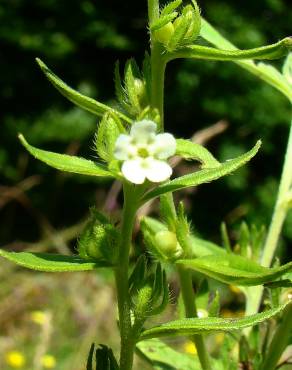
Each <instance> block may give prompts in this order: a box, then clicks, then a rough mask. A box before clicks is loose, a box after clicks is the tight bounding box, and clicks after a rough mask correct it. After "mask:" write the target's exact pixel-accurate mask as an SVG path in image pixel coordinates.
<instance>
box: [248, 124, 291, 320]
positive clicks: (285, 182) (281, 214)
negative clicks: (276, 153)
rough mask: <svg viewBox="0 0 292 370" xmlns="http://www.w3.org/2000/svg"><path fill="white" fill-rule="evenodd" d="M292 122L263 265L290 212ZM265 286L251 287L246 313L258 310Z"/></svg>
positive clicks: (268, 263) (269, 259) (263, 255)
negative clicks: (287, 197)
mask: <svg viewBox="0 0 292 370" xmlns="http://www.w3.org/2000/svg"><path fill="white" fill-rule="evenodd" d="M291 167H292V122H291V127H290V134H289V139H288V144H287V151H286V155H285V160H284V165H283V170H282V175H281V180H280V185H279V190H278V195H277V200H276V204H275V208H274V212H273V216H272V221H271V224H270V227H269V230H268V235H267V239H266V243H265V246H264V250H263V254H262V258H261V263H262V265H263V266H267V267H268V266H270V265H271V262H272V259H273V257H274V254H275V251H276V248H277V245H278V241H279V237H280V234H281V231H282V227H283V224H284V221H285V218H286V215H287V212H288V208H287V207H286V205H285V197H286V195H287V193H288V192H289V190H290V188H291V185H292V170H291ZM263 290H264V289H263V286H257V287H253V288H249V293H250V294H249V299H248V302H247V307H246V314H247V315H252V314H254V313H256V312H258V310H259V307H260V303H261V299H262V295H263Z"/></svg>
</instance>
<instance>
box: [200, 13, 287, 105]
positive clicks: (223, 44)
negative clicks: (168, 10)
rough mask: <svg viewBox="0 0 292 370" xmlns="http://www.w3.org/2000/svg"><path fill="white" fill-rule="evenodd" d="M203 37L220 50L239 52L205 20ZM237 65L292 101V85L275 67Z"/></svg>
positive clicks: (237, 62)
mask: <svg viewBox="0 0 292 370" xmlns="http://www.w3.org/2000/svg"><path fill="white" fill-rule="evenodd" d="M200 34H201V36H202V37H203V38H204V39H205V40H207V41H208V42H210V43H211V44H213V45H215V46H217V47H218V48H220V49H228V50H238V49H237V48H236V47H235V46H234V45H233V44H232V43H231V42H230V41H228V40H227V39H226V38H225V37H223V36H222V35H221V34H220V33H219V32H218V31H217V30H216V29H215V28H214V27H212V26H211V25H210V23H208V22H207V21H206V20H205V19H202V28H201V33H200ZM234 62H235V63H236V64H238V65H239V66H241V67H242V68H244V69H246V70H248V71H249V72H250V73H252V74H254V75H256V76H257V77H258V78H260V79H262V80H264V81H265V82H267V83H268V84H270V85H271V86H273V87H275V88H276V89H277V90H279V91H281V92H282V94H284V95H285V96H286V97H287V98H288V99H289V100H290V101H292V85H290V86H289V83H288V82H287V80H286V79H285V78H284V76H283V75H282V74H281V73H280V72H279V71H278V70H277V69H276V68H274V67H273V66H271V65H269V64H265V63H258V64H256V63H255V62H253V61H252V60H234Z"/></svg>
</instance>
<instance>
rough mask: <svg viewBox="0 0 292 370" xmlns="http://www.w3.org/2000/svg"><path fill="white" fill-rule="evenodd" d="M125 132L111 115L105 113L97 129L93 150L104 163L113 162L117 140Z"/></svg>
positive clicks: (116, 118)
mask: <svg viewBox="0 0 292 370" xmlns="http://www.w3.org/2000/svg"><path fill="white" fill-rule="evenodd" d="M123 132H125V129H124V127H123V125H122V124H121V121H120V120H119V119H118V117H115V116H113V115H112V114H111V113H106V114H105V115H104V116H103V117H102V120H101V121H100V123H99V124H98V127H97V132H96V134H95V140H94V144H95V148H96V151H97V154H98V156H99V157H100V158H102V159H103V160H104V161H106V162H111V161H112V160H114V148H115V143H116V140H117V138H118V137H119V135H120V134H121V133H123Z"/></svg>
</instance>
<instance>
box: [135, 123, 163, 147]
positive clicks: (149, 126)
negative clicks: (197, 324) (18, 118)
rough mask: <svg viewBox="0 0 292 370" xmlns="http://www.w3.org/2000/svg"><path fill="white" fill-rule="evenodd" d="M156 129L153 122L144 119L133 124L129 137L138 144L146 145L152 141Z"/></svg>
mask: <svg viewBox="0 0 292 370" xmlns="http://www.w3.org/2000/svg"><path fill="white" fill-rule="evenodd" d="M156 129H157V126H156V123H155V122H153V121H149V120H146V119H144V120H143V121H139V122H135V123H134V124H133V126H132V128H131V131H130V135H131V137H132V138H133V139H134V140H135V141H137V142H138V143H139V144H142V143H147V142H149V141H152V140H154V138H155V132H156Z"/></svg>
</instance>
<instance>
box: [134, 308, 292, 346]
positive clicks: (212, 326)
mask: <svg viewBox="0 0 292 370" xmlns="http://www.w3.org/2000/svg"><path fill="white" fill-rule="evenodd" d="M287 304H289V303H286V304H284V305H281V306H278V307H276V308H273V309H271V310H267V311H264V312H261V313H258V314H255V315H250V316H245V317H243V318H239V319H234V318H232V319H226V318H224V319H223V318H219V317H207V318H202V319H199V318H191V319H181V320H176V321H170V322H168V323H166V324H161V325H159V326H155V327H153V328H150V329H147V330H145V331H144V332H142V334H141V336H140V339H139V340H140V341H142V340H145V339H150V338H159V337H178V336H190V335H194V334H203V333H210V332H218V331H227V332H228V331H232V330H239V329H244V328H246V327H248V326H253V325H257V324H260V323H261V322H263V321H265V320H267V319H269V318H271V317H273V316H275V315H277V314H279V313H280V312H281V311H283V309H284V308H285V307H286V306H287Z"/></svg>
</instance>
